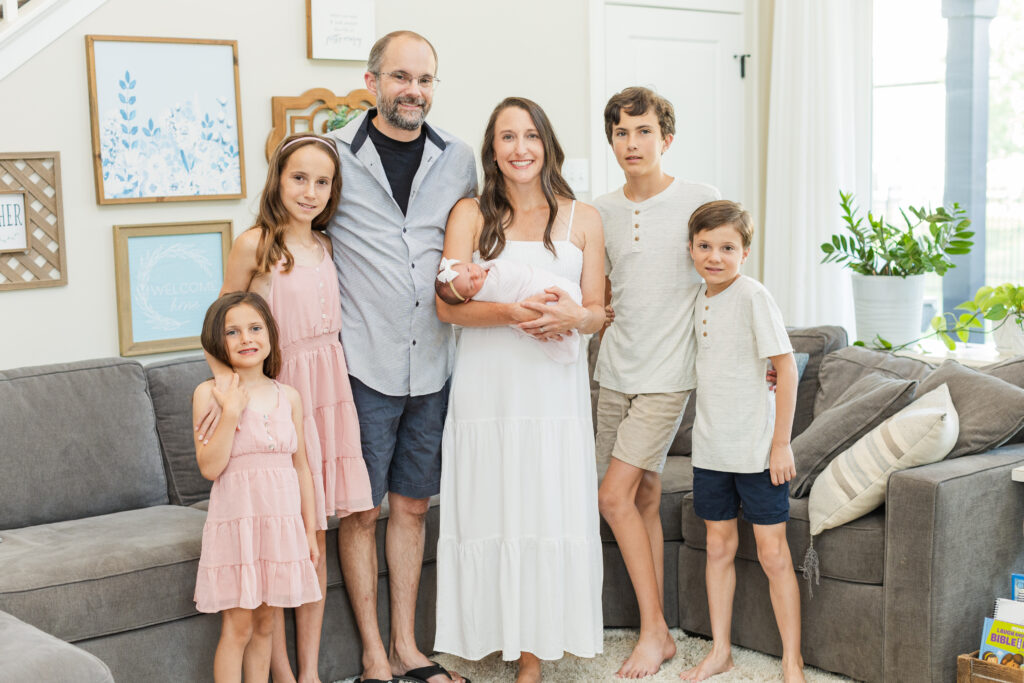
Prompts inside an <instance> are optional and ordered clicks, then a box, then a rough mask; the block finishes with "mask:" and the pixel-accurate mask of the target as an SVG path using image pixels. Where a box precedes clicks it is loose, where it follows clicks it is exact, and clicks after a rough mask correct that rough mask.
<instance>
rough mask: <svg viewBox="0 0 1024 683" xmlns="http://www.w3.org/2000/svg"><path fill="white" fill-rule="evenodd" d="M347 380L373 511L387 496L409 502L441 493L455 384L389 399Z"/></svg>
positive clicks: (353, 379)
mask: <svg viewBox="0 0 1024 683" xmlns="http://www.w3.org/2000/svg"><path fill="white" fill-rule="evenodd" d="M348 378H349V382H350V383H351V384H352V398H353V400H354V401H355V404H356V412H357V413H358V414H359V437H360V441H361V442H362V447H363V460H364V461H365V462H366V471H367V472H368V473H369V475H370V491H371V495H372V497H373V504H374V506H377V505H380V503H381V501H382V500H384V494H385V493H387V492H388V491H394V492H395V493H398V494H400V495H403V496H406V497H408V498H430V497H431V496H433V495H434V494H436V493H438V492H439V491H440V490H441V433H442V432H443V431H444V419H445V416H446V415H447V414H448V389H449V386H450V384H451V380H448V381H447V382H445V384H444V387H442V388H441V390H440V391H437V392H434V393H433V394H424V395H423V396H388V395H387V394H382V393H380V392H379V391H376V390H374V389H371V388H370V387H368V386H366V385H365V384H363V383H362V382H360V381H359V380H358V379H356V378H355V377H353V376H352V375H349V376H348Z"/></svg>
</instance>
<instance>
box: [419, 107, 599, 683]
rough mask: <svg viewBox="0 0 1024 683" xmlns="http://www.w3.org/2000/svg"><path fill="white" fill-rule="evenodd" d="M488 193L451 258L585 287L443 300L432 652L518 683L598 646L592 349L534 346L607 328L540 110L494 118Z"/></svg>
mask: <svg viewBox="0 0 1024 683" xmlns="http://www.w3.org/2000/svg"><path fill="white" fill-rule="evenodd" d="M481 158H482V162H483V167H484V185H483V191H482V193H481V195H480V198H479V200H474V199H464V200H462V201H461V202H459V203H458V204H456V205H455V207H454V208H453V209H452V213H451V215H450V216H449V219H448V226H447V228H446V234H445V244H444V255H445V257H447V258H454V259H459V260H460V261H469V260H476V261H482V260H489V259H510V260H514V261H519V262H522V263H527V264H530V265H533V266H534V267H538V268H544V269H546V270H549V271H551V272H553V273H555V274H557V275H561V276H562V277H566V278H568V279H570V280H573V281H578V282H579V283H580V287H581V288H582V290H583V302H582V305H578V304H576V303H574V302H573V300H572V299H571V298H570V297H569V295H568V294H567V293H566V292H564V291H562V290H561V289H558V288H552V289H550V290H548V293H547V294H546V295H544V294H541V295H538V296H535V297H533V298H531V299H528V300H526V301H523V302H520V303H516V304H499V303H484V302H476V301H470V302H468V303H465V304H462V305H459V306H449V305H447V304H445V303H444V302H443V301H441V300H440V299H438V300H437V314H438V316H439V317H440V318H441V320H443V321H446V322H452V323H455V324H458V325H461V326H462V327H464V328H465V329H463V330H462V334H461V337H460V340H459V345H458V351H457V356H456V360H455V370H454V373H453V375H452V385H451V396H450V399H449V407H448V418H447V421H446V422H445V427H444V437H443V440H442V467H441V531H440V537H439V540H438V547H437V573H438V577H437V636H436V641H435V647H436V649H437V650H439V651H442V652H449V653H452V654H455V655H457V656H460V657H463V658H465V659H480V658H481V657H483V656H485V655H487V654H489V653H491V652H494V651H497V650H501V651H502V654H503V657H504V658H505V659H506V660H516V659H518V661H519V676H518V679H517V680H518V681H523V682H525V681H537V680H540V677H541V661H540V660H542V659H546V660H553V659H559V658H561V657H562V655H563V653H564V652H569V653H572V654H574V655H577V656H580V657H593V656H594V655H596V654H598V653H600V652H601V649H602V619H601V582H602V562H601V541H600V534H599V526H598V524H599V516H598V510H597V474H596V465H595V461H594V437H593V430H592V427H591V411H590V389H589V382H588V378H587V361H586V353H580V356H579V362H577V363H575V364H568V365H567V364H563V363H558V362H555V361H553V360H551V359H550V358H549V357H548V356H547V354H545V353H544V352H543V350H542V348H541V345H540V344H537V343H536V342H535V341H533V340H532V339H529V338H527V337H523V336H521V335H518V334H515V333H514V330H513V329H512V327H510V326H513V325H518V326H519V327H520V328H521V329H523V330H526V331H527V332H529V333H530V334H532V335H533V336H534V337H536V338H539V339H554V338H560V335H562V334H565V333H567V332H569V331H571V330H578V331H579V332H580V333H581V334H587V333H593V332H596V331H598V330H599V329H600V328H601V326H602V325H603V324H604V319H605V315H604V306H603V303H604V299H603V297H604V239H603V233H602V230H601V219H600V216H599V215H598V213H597V211H596V210H595V209H593V208H592V207H590V206H588V205H586V204H583V203H580V202H577V201H576V200H575V199H574V197H573V193H572V189H571V188H570V187H569V185H568V183H566V182H565V180H564V179H563V178H562V175H561V172H560V169H561V166H562V161H563V160H564V158H565V155H564V153H563V152H562V148H561V146H560V145H559V144H558V141H557V140H556V139H555V135H554V131H553V130H552V127H551V124H550V122H549V121H548V118H547V116H546V115H545V114H544V111H543V110H542V109H541V108H540V107H539V106H538V105H537V104H535V103H534V102H531V101H530V100H527V99H523V98H518V97H510V98H507V99H505V100H504V101H502V102H501V103H500V104H499V105H498V106H497V107H496V108H495V110H494V112H493V113H492V114H491V118H490V121H489V122H488V124H487V129H486V131H485V133H484V142H483V149H482V152H481Z"/></svg>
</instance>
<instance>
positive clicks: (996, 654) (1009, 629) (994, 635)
mask: <svg viewBox="0 0 1024 683" xmlns="http://www.w3.org/2000/svg"><path fill="white" fill-rule="evenodd" d="M978 659H981V660H984V661H989V662H993V663H995V664H1009V665H1010V666H1016V667H1017V668H1020V666H1021V664H1024V626H1020V625H1018V624H1012V623H1010V622H1008V621H1000V620H998V619H991V618H986V619H985V628H984V630H983V631H982V633H981V648H980V649H979V651H978Z"/></svg>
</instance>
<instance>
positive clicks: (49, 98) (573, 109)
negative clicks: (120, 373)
mask: <svg viewBox="0 0 1024 683" xmlns="http://www.w3.org/2000/svg"><path fill="white" fill-rule="evenodd" d="M376 4H377V32H378V34H383V33H386V32H388V31H391V30H394V29H398V28H409V29H413V30H415V31H418V32H420V33H422V34H424V35H425V36H427V37H428V38H429V39H430V40H431V41H432V42H433V43H434V45H435V47H436V48H437V50H438V52H439V55H440V59H439V62H440V65H439V66H440V69H439V74H438V75H439V77H440V78H441V79H442V83H441V85H440V86H439V90H438V91H437V93H436V95H435V103H434V108H433V110H432V112H431V115H430V121H431V123H433V124H435V125H437V126H439V127H441V128H445V129H447V130H449V131H451V132H453V133H455V134H456V135H458V136H460V137H462V138H463V139H464V140H466V141H467V142H468V143H469V144H470V145H471V146H472V147H473V148H474V149H476V148H477V147H478V146H479V144H480V139H481V136H482V131H483V127H484V124H485V123H486V121H487V116H488V115H489V113H490V111H491V109H492V108H493V107H494V105H495V104H496V103H497V102H498V101H500V100H501V98H502V97H505V96H507V95H523V96H526V97H529V98H531V99H535V100H536V101H538V102H539V103H541V105H542V106H544V107H545V109H546V111H547V112H548V115H549V116H550V117H551V119H552V121H553V122H554V125H555V126H556V130H557V132H558V135H559V138H560V139H561V141H562V144H563V146H564V147H565V148H566V151H567V153H568V155H569V156H572V157H585V156H586V154H587V143H588V137H587V135H588V130H589V128H588V126H589V125H590V124H589V121H588V116H589V112H588V111H587V62H586V59H587V45H586V30H587V21H586V0H560V1H559V2H545V1H543V0H525V1H522V2H517V3H516V4H514V5H508V6H505V7H504V8H501V9H496V6H495V4H493V3H490V2H474V1H472V0H459V1H457V2H455V1H449V2H444V3H442V2H422V1H416V0H377V3H376ZM87 34H104V35H127V36H169V37H185V38H218V39H230V40H237V41H238V59H239V74H240V76H239V77H240V88H241V103H242V129H243V134H244V144H245V161H246V168H245V171H246V186H247V190H248V192H247V194H248V196H247V197H246V198H245V199H241V200H231V201H198V202H174V203H168V204H126V205H114V206H99V205H98V204H97V203H96V196H95V189H94V182H93V168H92V161H91V152H92V147H91V141H90V122H89V93H88V87H87V81H86V67H85V38H84V36H85V35H87ZM364 70H365V65H364V64H359V63H354V62H335V61H321V60H308V59H306V28H305V9H304V3H302V2H297V1H292V2H287V3H284V2H280V1H279V0H278V1H272V0H220V1H218V2H215V3H214V2H208V1H205V0H179V1H178V2H173V3H172V2H159V3H158V2H138V0H111V1H110V2H108V3H106V4H105V5H103V6H102V7H101V8H99V9H98V10H97V11H96V12H94V13H93V14H91V15H90V16H89V17H87V18H86V19H85V20H84V21H82V22H81V23H79V24H78V25H77V26H75V27H74V28H73V29H72V30H71V31H69V32H68V33H66V34H65V35H64V36H62V37H61V38H60V39H58V40H57V41H56V42H54V43H53V44H51V45H50V46H49V47H48V48H46V49H45V50H43V51H42V52H40V53H39V54H38V55H36V56H35V57H34V58H33V59H31V60H30V61H28V62H27V63H25V64H24V65H23V66H21V67H20V68H18V69H17V70H16V71H14V72H13V73H12V74H10V75H9V76H8V77H7V78H5V79H3V80H2V81H0V102H2V103H3V110H4V113H3V116H2V118H0V151H5V152H38V151H52V150H57V151H59V152H60V155H61V165H62V178H61V180H62V185H63V188H62V189H63V195H64V241H65V243H64V249H65V251H66V254H67V264H68V284H67V285H66V286H64V287H50V288H41V289H29V290H14V291H0V368H11V367H19V366H23V365H35V364H43V363H52V362H60V361H71V360H79V359H85V358H96V357H102V356H116V355H117V354H118V343H117V306H116V297H115V291H114V256H113V237H112V234H113V233H112V226H113V225H118V224H136V223H163V222H179V221H197V220H207V219H215V220H224V219H230V220H232V221H233V222H234V228H235V234H238V233H239V232H240V231H241V230H244V229H245V228H246V227H248V226H249V225H250V224H251V221H252V219H253V216H254V215H255V210H254V207H255V205H256V201H257V198H258V195H259V192H260V190H261V188H262V186H263V179H264V177H265V173H266V161H265V159H264V153H263V147H264V143H265V141H266V135H267V132H268V131H269V129H270V125H271V121H270V98H271V96H273V95H298V94H300V93H302V92H304V91H305V90H308V89H309V88H313V87H326V88H329V89H331V90H333V91H334V92H336V93H343V92H347V91H348V90H351V89H353V88H360V87H363V85H362V83H363V72H364ZM596 115H597V116H600V113H599V112H598V113H597V114H596ZM143 360H144V361H145V360H148V359H143Z"/></svg>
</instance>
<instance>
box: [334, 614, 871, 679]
mask: <svg viewBox="0 0 1024 683" xmlns="http://www.w3.org/2000/svg"><path fill="white" fill-rule="evenodd" d="M637 633H638V632H637V631H636V630H631V629H607V630H606V631H605V632H604V654H602V655H600V656H598V657H595V658H594V659H581V658H579V657H574V656H572V655H566V656H565V657H563V658H562V659H560V660H559V661H557V662H544V680H545V681H552V682H553V683H583V682H585V681H586V682H589V681H620V680H622V679H619V678H615V672H616V671H618V669H619V666H621V665H622V662H623V661H625V659H626V657H628V656H629V653H630V652H632V650H633V645H634V644H635V643H636V638H637ZM672 636H673V637H674V638H675V639H676V648H677V651H676V656H675V657H674V658H673V659H672V660H671V661H669V662H667V663H666V664H664V665H663V666H662V667H661V671H660V672H659V673H658V674H657V675H655V676H650V677H648V678H644V679H641V680H644V681H652V682H654V681H679V674H680V673H681V672H682V671H683V670H684V669H688V668H690V667H691V666H696V665H697V664H698V663H699V662H700V661H701V659H703V658H704V655H706V654H707V653H708V652H709V651H710V650H711V641H710V640H704V639H702V638H697V637H693V636H688V635H686V634H685V633H683V632H682V631H681V630H680V629H676V628H674V629H672ZM432 659H435V660H437V662H438V663H440V664H441V665H442V666H444V667H445V668H446V669H454V670H455V671H458V672H459V673H460V674H462V675H463V676H466V677H468V678H470V679H472V681H473V683H506V682H507V683H513V681H515V678H516V666H515V662H505V661H502V659H501V653H500V652H496V653H494V654H491V655H488V656H487V657H485V658H483V659H481V660H480V661H478V662H471V661H467V660H465V659H459V658H458V657H454V656H452V655H445V654H438V655H436V656H433V657H432ZM732 659H733V663H734V664H735V665H736V666H735V668H733V670H732V671H730V672H728V673H724V674H720V675H718V676H715V677H713V678H712V679H710V680H712V681H714V683H730V682H732V681H781V680H782V670H781V668H780V662H779V659H778V658H777V657H773V656H771V655H766V654H763V653H761V652H755V651H753V650H747V649H744V648H742V647H736V646H735V645H734V646H733V649H732ZM804 676H805V677H806V679H807V682H808V683H825V682H826V681H829V682H831V681H852V680H853V679H852V678H846V677H845V676H840V675H839V674H834V673H829V672H826V671H821V670H820V669H815V668H812V667H809V666H808V667H805V668H804ZM352 681H355V678H346V679H345V680H344V681H338V683H352Z"/></svg>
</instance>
